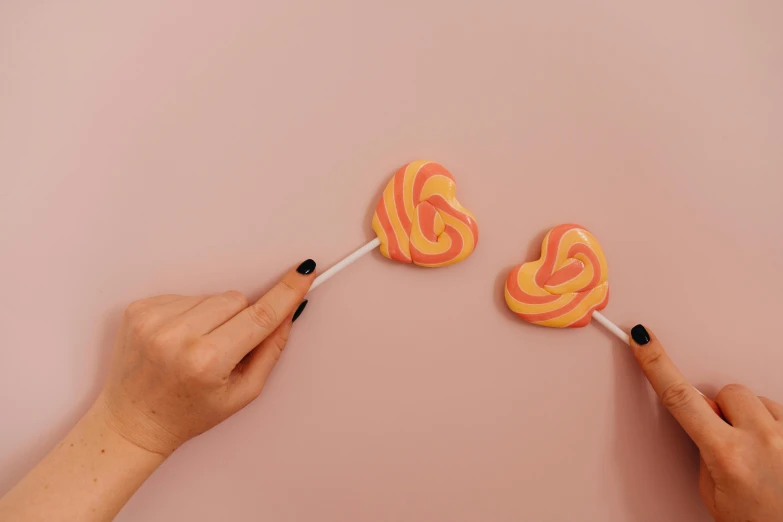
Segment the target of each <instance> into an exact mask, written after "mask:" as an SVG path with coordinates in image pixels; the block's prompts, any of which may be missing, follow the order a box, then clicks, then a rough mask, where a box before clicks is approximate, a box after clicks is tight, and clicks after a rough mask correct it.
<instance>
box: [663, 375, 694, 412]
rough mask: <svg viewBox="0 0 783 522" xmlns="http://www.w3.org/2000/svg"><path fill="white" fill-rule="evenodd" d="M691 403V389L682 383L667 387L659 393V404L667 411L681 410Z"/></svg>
mask: <svg viewBox="0 0 783 522" xmlns="http://www.w3.org/2000/svg"><path fill="white" fill-rule="evenodd" d="M690 401H691V387H690V385H688V384H685V383H682V382H676V383H674V384H671V385H669V386H668V387H666V388H665V389H664V390H663V391H662V392H661V402H662V403H663V405H664V406H666V408H667V409H668V410H669V411H676V410H682V409H683V408H685V407H686V406H687V405H688V404H689V403H690Z"/></svg>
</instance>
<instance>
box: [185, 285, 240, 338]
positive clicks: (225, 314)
mask: <svg viewBox="0 0 783 522" xmlns="http://www.w3.org/2000/svg"><path fill="white" fill-rule="evenodd" d="M245 308H247V297H245V296H244V294H242V292H237V291H236V290H230V291H228V292H223V293H222V294H216V295H213V296H210V297H209V298H207V299H205V300H204V301H202V302H200V303H199V304H197V305H196V306H194V307H193V308H191V309H190V310H188V311H186V312H185V313H184V314H182V316H181V320H182V322H183V323H184V324H185V325H186V327H187V328H188V331H190V332H193V333H194V334H197V335H206V334H208V333H209V332H211V331H212V330H214V329H215V328H217V327H218V326H220V325H222V324H223V323H225V322H226V321H228V320H229V319H231V318H232V317H234V316H235V315H237V314H238V313H239V312H241V311H242V310H244V309H245Z"/></svg>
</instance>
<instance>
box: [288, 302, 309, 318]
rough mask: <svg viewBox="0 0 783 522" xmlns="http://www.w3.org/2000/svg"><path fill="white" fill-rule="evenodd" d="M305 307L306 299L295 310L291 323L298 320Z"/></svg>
mask: <svg viewBox="0 0 783 522" xmlns="http://www.w3.org/2000/svg"><path fill="white" fill-rule="evenodd" d="M305 306H307V299H305V300H304V301H302V304H300V305H299V308H297V309H296V312H294V317H293V319H291V322H292V323H293V322H294V321H296V320H297V319H299V316H300V315H302V312H304V309H305Z"/></svg>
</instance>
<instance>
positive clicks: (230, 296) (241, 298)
mask: <svg viewBox="0 0 783 522" xmlns="http://www.w3.org/2000/svg"><path fill="white" fill-rule="evenodd" d="M223 296H224V298H225V299H226V300H228V301H229V302H232V303H236V304H237V305H238V306H240V307H242V308H247V306H248V302H247V297H245V294H243V293H242V292H240V291H239V290H229V291H228V292H224V293H223Z"/></svg>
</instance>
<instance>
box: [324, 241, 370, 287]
mask: <svg viewBox="0 0 783 522" xmlns="http://www.w3.org/2000/svg"><path fill="white" fill-rule="evenodd" d="M380 244H381V240H380V239H378V238H377V237H376V238H375V239H373V240H372V241H370V242H369V243H367V244H366V245H364V246H363V247H361V248H360V249H359V250H357V251H356V252H354V253H353V254H351V255H349V256H347V257H346V258H345V259H343V260H342V261H340V262H338V263H337V264H335V265H333V266H332V267H331V268H329V269H328V270H327V271H325V272H324V273H322V274H320V275H319V276H318V277H316V278H315V281H313V284H312V286H310V291H312V290H315V289H316V288H318V287H319V286H321V285H322V284H323V283H325V282H326V281H328V280H329V279H331V278H332V277H333V276H334V275H336V274H337V273H338V272H339V271H340V270H342V269H343V268H345V267H347V266H349V265H352V264H353V263H355V262H356V261H357V260H358V259H359V258H361V257H362V256H363V255H364V254H367V253H368V252H372V251H373V250H375V249H376V248H378V247H379V246H380Z"/></svg>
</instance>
